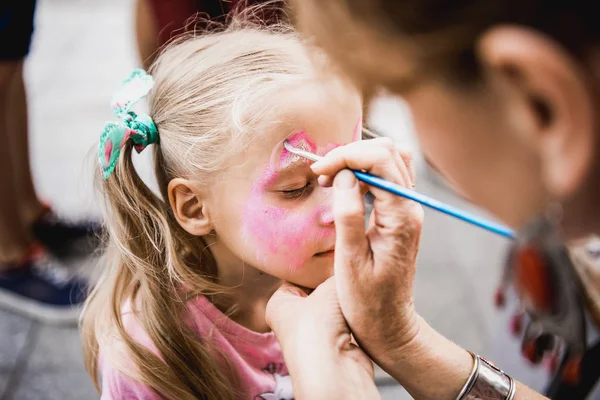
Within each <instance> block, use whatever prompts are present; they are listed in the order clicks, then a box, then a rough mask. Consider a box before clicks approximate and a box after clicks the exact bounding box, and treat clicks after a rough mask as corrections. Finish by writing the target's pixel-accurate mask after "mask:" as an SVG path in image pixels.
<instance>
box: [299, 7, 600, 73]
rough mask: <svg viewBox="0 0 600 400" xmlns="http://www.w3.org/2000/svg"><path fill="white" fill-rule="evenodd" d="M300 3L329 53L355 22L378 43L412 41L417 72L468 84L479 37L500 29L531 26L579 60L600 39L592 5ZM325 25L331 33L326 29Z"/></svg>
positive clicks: (307, 21) (475, 65)
mask: <svg viewBox="0 0 600 400" xmlns="http://www.w3.org/2000/svg"><path fill="white" fill-rule="evenodd" d="M299 1H302V2H304V1H308V2H309V3H312V7H306V9H307V10H310V11H309V14H310V15H305V17H304V18H302V24H304V25H305V26H308V28H309V30H313V29H312V28H313V27H312V26H310V25H311V24H315V25H316V24H321V27H318V28H317V27H316V26H315V27H314V28H315V29H314V30H313V31H314V32H317V31H321V32H323V30H324V29H327V31H328V32H327V35H331V37H330V38H329V40H331V41H332V42H331V43H330V45H329V46H327V47H328V50H330V51H331V50H333V51H335V48H334V49H332V47H338V46H337V45H335V44H334V43H333V41H334V40H335V38H334V36H338V35H340V34H342V35H343V34H344V32H348V31H349V29H348V26H343V25H342V24H343V23H344V22H342V21H344V18H345V19H346V21H345V22H348V21H349V20H348V19H350V20H352V21H353V22H360V24H362V25H363V27H366V28H368V29H369V30H370V31H371V32H373V33H374V34H375V35H377V36H378V37H379V38H389V39H390V40H393V41H395V42H401V41H402V40H406V39H409V40H410V42H411V48H413V49H416V53H417V54H416V56H417V60H418V62H419V65H418V67H422V68H425V69H427V70H428V71H430V72H437V73H443V74H451V75H453V76H454V77H459V78H463V79H467V80H469V79H473V78H476V77H477V73H478V63H477V58H476V54H475V46H476V43H477V38H478V37H479V36H480V35H481V34H482V33H483V32H485V30H486V29H488V28H490V27H492V26H494V25H497V24H512V25H520V26H526V27H531V28H533V29H535V30H537V31H539V32H542V33H544V34H546V35H548V36H549V37H552V38H553V39H554V40H556V41H557V42H558V43H560V44H562V45H563V46H564V47H565V48H566V49H567V50H569V51H570V52H571V53H572V54H573V55H574V56H575V57H578V58H580V59H581V58H584V57H585V56H586V54H587V52H588V51H589V50H590V48H591V47H592V46H593V45H594V44H596V42H597V40H598V38H599V37H600V18H599V17H598V14H597V12H598V11H597V10H598V9H599V8H598V5H597V4H596V3H595V2H594V1H589V0H554V1H551V0H550V1H548V0H546V1H544V0H327V1H324V2H323V1H318V0H312V1H311V0H299ZM297 6H298V7H300V4H299V3H298V4H297ZM302 7H305V6H304V5H303V6H302ZM340 16H342V18H340ZM307 17H308V18H307ZM311 21H314V22H311ZM324 23H325V24H329V28H326V27H325V28H324V27H323V26H322V24H324ZM317 36H318V35H317ZM318 39H319V40H321V39H322V38H318ZM340 51H341V49H340ZM432 70H433V71H432Z"/></svg>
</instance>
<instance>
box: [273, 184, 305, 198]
mask: <svg viewBox="0 0 600 400" xmlns="http://www.w3.org/2000/svg"><path fill="white" fill-rule="evenodd" d="M311 186H312V185H311V183H310V182H306V184H305V185H304V186H302V187H300V188H296V189H289V190H280V191H279V193H281V195H282V196H283V197H284V198H286V199H290V200H294V199H299V198H301V197H302V196H304V195H307V194H309V193H310V191H311V190H310V189H311Z"/></svg>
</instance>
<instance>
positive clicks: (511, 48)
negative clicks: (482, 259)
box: [478, 26, 596, 199]
mask: <svg viewBox="0 0 600 400" xmlns="http://www.w3.org/2000/svg"><path fill="white" fill-rule="evenodd" d="M478 45H479V46H478V50H479V57H480V60H481V62H482V64H483V66H484V68H485V73H486V74H487V76H488V77H489V78H490V79H494V78H499V79H500V81H499V82H501V83H502V82H503V83H506V84H507V85H505V86H507V89H508V90H506V93H507V95H506V96H507V101H506V102H505V103H506V107H508V111H509V113H508V115H509V116H510V117H511V122H512V123H513V124H514V126H515V131H516V132H517V133H518V134H519V135H520V136H521V138H522V139H523V140H524V141H525V142H526V143H527V144H528V145H530V146H532V148H533V150H534V152H535V153H536V154H538V155H539V158H540V163H541V164H540V167H541V174H542V179H543V181H544V185H545V187H546V189H547V191H548V193H549V195H550V196H551V197H553V198H557V199H562V198H565V197H568V196H570V195H571V194H573V193H574V192H575V191H576V190H577V189H578V188H580V187H581V186H582V185H583V181H584V179H585V177H586V174H587V173H588V172H589V170H590V169H591V168H592V163H593V157H594V145H595V130H596V121H595V118H594V108H595V107H594V96H593V89H592V87H593V85H592V82H591V77H590V76H587V75H586V74H585V72H584V70H583V68H582V66H581V65H580V64H579V63H578V61H577V60H576V59H575V58H574V56H572V55H571V54H570V53H568V52H567V50H566V49H564V48H563V47H562V46H561V45H559V44H558V43H557V42H556V41H554V40H553V39H551V38H549V37H548V36H545V35H544V34H542V33H540V32H537V31H535V30H532V29H528V28H524V27H518V26H496V27H494V28H491V29H490V30H488V31H486V32H485V33H484V34H483V35H482V36H481V38H480V41H479V43H478Z"/></svg>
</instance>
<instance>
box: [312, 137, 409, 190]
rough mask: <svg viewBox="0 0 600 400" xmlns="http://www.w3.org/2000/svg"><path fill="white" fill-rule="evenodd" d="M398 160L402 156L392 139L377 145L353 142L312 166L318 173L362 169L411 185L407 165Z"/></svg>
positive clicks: (404, 184) (331, 173)
mask: <svg viewBox="0 0 600 400" xmlns="http://www.w3.org/2000/svg"><path fill="white" fill-rule="evenodd" d="M397 160H400V157H399V155H398V154H397V151H396V148H395V145H394V144H393V142H391V141H389V142H387V141H386V142H381V143H380V144H379V145H375V146H374V145H361V146H358V145H355V143H352V144H349V145H347V146H343V147H338V148H336V149H334V150H332V151H331V152H329V153H328V154H327V155H326V156H325V157H324V158H323V159H322V160H320V161H318V162H316V163H314V164H312V166H311V168H312V169H313V172H314V173H315V174H317V175H335V174H337V173H338V172H339V171H341V170H342V169H345V168H349V169H354V170H359V171H360V170H362V171H367V172H369V173H371V174H374V175H377V176H379V177H381V178H383V179H387V180H389V181H392V182H395V183H398V184H400V185H403V186H410V185H411V182H410V177H409V174H408V172H407V171H405V170H406V167H405V166H404V165H400V166H399V165H398V164H399V163H398V162H397ZM400 164H403V163H400ZM399 167H401V169H400V168H399ZM403 170H404V171H403Z"/></svg>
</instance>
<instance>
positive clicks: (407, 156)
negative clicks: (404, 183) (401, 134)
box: [397, 146, 417, 187]
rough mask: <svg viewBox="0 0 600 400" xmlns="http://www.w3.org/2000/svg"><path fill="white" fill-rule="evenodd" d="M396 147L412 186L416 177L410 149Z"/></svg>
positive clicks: (415, 181)
mask: <svg viewBox="0 0 600 400" xmlns="http://www.w3.org/2000/svg"><path fill="white" fill-rule="evenodd" d="M397 148H398V154H399V155H400V158H402V161H404V165H406V169H407V170H408V175H409V176H410V182H411V184H412V185H411V186H413V187H414V186H415V185H416V183H417V177H416V175H415V168H414V162H413V154H412V152H411V151H408V150H404V149H401V148H400V147H399V146H398V147H397Z"/></svg>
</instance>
